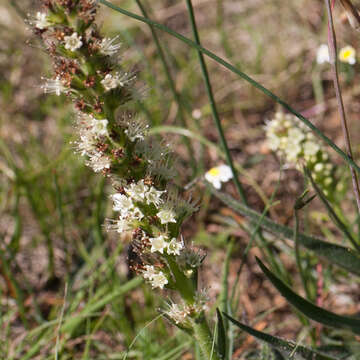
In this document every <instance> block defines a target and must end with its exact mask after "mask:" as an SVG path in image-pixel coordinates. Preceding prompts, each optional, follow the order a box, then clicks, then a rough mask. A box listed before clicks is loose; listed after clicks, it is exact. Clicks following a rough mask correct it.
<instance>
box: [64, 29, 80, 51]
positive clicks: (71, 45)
mask: <svg viewBox="0 0 360 360" xmlns="http://www.w3.org/2000/svg"><path fill="white" fill-rule="evenodd" d="M81 38H82V37H81V36H79V35H78V33H77V32H74V33H72V34H71V35H70V36H64V41H65V49H67V50H70V51H76V50H77V49H80V48H81V47H82V45H83V42H82V41H81Z"/></svg>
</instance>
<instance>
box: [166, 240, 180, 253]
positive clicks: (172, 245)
mask: <svg viewBox="0 0 360 360" xmlns="http://www.w3.org/2000/svg"><path fill="white" fill-rule="evenodd" d="M183 248H184V245H183V244H182V242H180V241H176V238H172V239H171V241H170V242H169V243H168V244H167V249H166V252H167V253H168V254H169V255H171V254H172V255H180V251H181V250H182V249H183Z"/></svg>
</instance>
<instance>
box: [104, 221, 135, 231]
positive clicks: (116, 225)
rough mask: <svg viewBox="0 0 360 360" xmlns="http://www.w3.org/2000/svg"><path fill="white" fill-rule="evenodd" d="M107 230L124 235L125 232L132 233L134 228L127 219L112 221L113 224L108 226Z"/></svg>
mask: <svg viewBox="0 0 360 360" xmlns="http://www.w3.org/2000/svg"><path fill="white" fill-rule="evenodd" d="M106 229H107V230H108V231H109V230H115V231H116V232H118V233H119V234H122V233H123V232H126V231H130V230H131V229H132V227H131V224H130V223H129V222H128V221H127V220H126V219H123V218H119V219H117V220H111V222H110V223H108V224H107V225H106Z"/></svg>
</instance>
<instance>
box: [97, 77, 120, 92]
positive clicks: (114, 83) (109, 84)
mask: <svg viewBox="0 0 360 360" xmlns="http://www.w3.org/2000/svg"><path fill="white" fill-rule="evenodd" d="M100 82H101V85H102V86H103V87H104V89H105V90H106V91H110V90H112V89H115V88H117V87H118V86H119V80H118V78H117V76H116V75H115V76H113V75H111V74H106V75H105V78H104V79H103V80H101V81H100Z"/></svg>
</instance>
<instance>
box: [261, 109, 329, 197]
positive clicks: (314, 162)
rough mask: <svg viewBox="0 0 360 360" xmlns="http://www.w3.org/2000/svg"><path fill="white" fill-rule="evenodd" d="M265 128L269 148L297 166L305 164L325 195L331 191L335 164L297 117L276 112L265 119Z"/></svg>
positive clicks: (288, 162) (300, 166)
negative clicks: (270, 117) (269, 119)
mask: <svg viewBox="0 0 360 360" xmlns="http://www.w3.org/2000/svg"><path fill="white" fill-rule="evenodd" d="M265 130H266V138H267V143H268V146H269V148H270V149H271V150H273V151H275V152H276V153H277V154H279V155H280V156H282V157H284V158H285V159H286V161H287V164H289V165H295V166H296V167H297V168H298V169H299V170H301V168H302V166H303V165H305V166H306V167H307V168H309V170H310V171H311V172H312V173H313V178H314V180H315V181H316V183H317V184H318V185H319V186H320V187H321V189H322V190H323V191H324V193H325V195H329V194H331V192H332V189H334V186H335V185H336V184H335V180H334V171H335V167H334V165H333V164H332V163H331V162H330V160H329V155H328V153H327V152H326V150H325V149H324V147H323V146H322V144H321V143H320V142H319V140H318V139H316V138H315V136H314V135H313V134H312V133H311V132H310V130H308V128H307V127H306V126H305V125H304V124H303V123H302V122H300V120H299V119H298V118H296V117H295V116H293V115H290V114H284V113H282V112H277V113H276V114H275V116H274V118H273V119H272V120H271V121H268V122H267V123H266V126H265Z"/></svg>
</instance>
